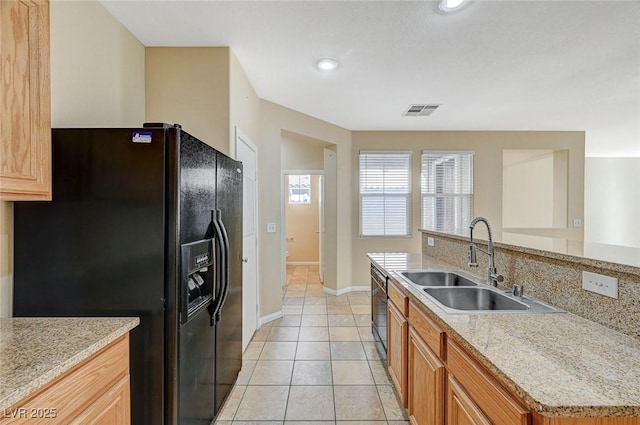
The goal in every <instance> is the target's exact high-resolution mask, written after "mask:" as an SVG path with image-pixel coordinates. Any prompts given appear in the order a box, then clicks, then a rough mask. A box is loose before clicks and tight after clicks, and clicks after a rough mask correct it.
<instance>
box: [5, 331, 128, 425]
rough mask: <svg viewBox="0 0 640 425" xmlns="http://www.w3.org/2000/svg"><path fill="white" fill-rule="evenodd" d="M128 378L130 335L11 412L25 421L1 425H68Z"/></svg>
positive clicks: (19, 420)
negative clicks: (41, 415) (45, 414)
mask: <svg viewBox="0 0 640 425" xmlns="http://www.w3.org/2000/svg"><path fill="white" fill-rule="evenodd" d="M128 375H129V335H128V334H127V335H125V336H123V337H121V338H120V339H118V340H116V341H115V342H113V343H111V345H109V346H107V347H106V348H104V349H103V350H102V351H99V352H98V353H96V354H94V355H93V356H92V357H90V358H89V359H87V360H85V361H84V362H82V363H80V364H79V365H77V366H75V367H74V368H73V369H72V370H71V371H69V372H67V373H66V374H64V375H62V376H61V377H59V378H57V379H56V380H55V381H53V383H51V384H49V385H47V386H46V387H45V388H44V389H41V390H38V391H37V392H36V393H35V394H34V395H32V396H29V397H28V398H26V399H25V400H24V401H23V402H20V403H19V404H17V405H16V406H14V407H12V408H11V409H12V411H20V412H25V415H20V416H25V417H15V418H5V420H0V424H1V425H5V424H9V423H10V424H12V425H13V424H23V423H25V424H26V423H28V424H30V425H32V424H46V425H54V424H61V425H62V424H65V425H66V424H69V423H70V422H71V421H72V420H73V418H75V417H76V416H78V415H79V414H80V413H81V412H82V411H83V410H85V409H86V408H87V407H88V406H89V405H91V404H92V403H94V402H95V401H96V400H97V399H98V398H100V397H101V396H102V394H104V393H105V392H106V391H107V390H109V388H111V387H113V386H114V384H115V383H117V382H118V381H120V380H122V379H123V378H124V377H126V376H128ZM127 382H128V380H127ZM18 409H20V410H18ZM47 409H49V410H48V411H47ZM53 409H54V410H53ZM41 411H45V412H43V413H49V414H48V415H47V416H48V417H42V418H34V417H33V415H32V412H33V413H34V414H36V415H37V414H39V412H41ZM51 413H53V414H51ZM43 416H44V415H43ZM52 416H55V417H52Z"/></svg>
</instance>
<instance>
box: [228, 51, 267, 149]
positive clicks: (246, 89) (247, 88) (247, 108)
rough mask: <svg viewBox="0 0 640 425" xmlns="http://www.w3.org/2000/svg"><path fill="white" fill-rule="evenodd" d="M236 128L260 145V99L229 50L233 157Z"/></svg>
mask: <svg viewBox="0 0 640 425" xmlns="http://www.w3.org/2000/svg"><path fill="white" fill-rule="evenodd" d="M236 127H237V128H238V129H239V130H240V131H242V133H243V134H244V135H245V136H247V137H248V138H249V139H250V140H251V141H252V142H253V143H254V144H256V145H258V144H259V141H260V98H259V97H258V95H257V94H256V92H255V91H254V90H253V86H252V85H251V82H250V81H249V79H248V78H247V75H246V74H245V72H244V69H242V65H240V62H238V58H237V57H236V55H235V54H234V53H233V51H232V50H231V49H229V146H230V148H229V152H231V156H233V157H235V153H236V146H235V145H236V142H235V137H236V134H235V129H236ZM258 155H260V152H258Z"/></svg>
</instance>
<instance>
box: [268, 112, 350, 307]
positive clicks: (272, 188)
mask: <svg viewBox="0 0 640 425" xmlns="http://www.w3.org/2000/svg"><path fill="white" fill-rule="evenodd" d="M260 122H261V125H260V138H261V140H260V142H259V149H260V157H259V159H258V174H259V175H260V183H259V185H258V190H259V201H258V202H259V205H260V213H259V229H262V230H261V231H260V234H261V239H260V242H259V250H260V284H261V288H262V290H261V291H260V292H261V303H262V304H261V311H260V315H261V316H262V317H264V316H267V315H269V314H274V313H277V312H278V311H280V310H281V309H282V291H281V285H282V284H283V283H284V281H285V276H284V270H283V267H282V253H283V250H284V249H283V248H284V247H283V245H282V229H280V222H281V216H282V213H283V211H282V202H281V197H280V196H279V194H280V193H282V187H281V185H282V179H281V175H280V173H281V171H280V170H281V169H282V164H281V162H282V161H281V150H282V149H281V147H282V131H283V130H285V131H288V132H291V133H296V134H300V135H304V136H306V137H310V138H313V139H316V140H322V141H325V142H327V143H330V144H333V145H335V153H334V154H335V155H336V157H337V161H336V162H337V165H336V179H337V180H338V181H341V182H348V181H350V179H351V132H350V131H348V130H346V129H344V128H342V127H338V126H336V125H333V124H329V123H327V122H325V121H321V120H319V119H317V118H313V117H311V116H309V115H305V114H302V113H300V112H297V111H294V110H291V109H288V108H285V107H283V106H280V105H276V104H275V103H272V102H269V101H266V100H263V101H262V105H261V109H260ZM325 173H326V170H325ZM325 180H326V181H328V180H329V176H327V175H326V174H325ZM327 191H328V187H327ZM274 194H278V195H276V196H274ZM327 197H334V198H335V199H336V200H337V204H339V205H341V206H342V207H341V211H340V215H338V214H337V211H334V212H333V214H332V213H331V212H329V213H327V214H325V220H326V221H325V239H326V240H327V244H328V245H329V243H330V241H335V243H334V244H333V245H329V246H333V247H335V249H334V250H333V252H332V256H333V257H335V258H327V259H326V263H325V265H326V267H327V268H328V269H327V271H326V273H325V287H326V288H329V289H332V290H338V289H340V288H343V287H348V286H351V256H350V252H351V212H350V209H351V187H350V186H349V185H348V184H341V185H337V187H336V190H334V191H331V192H329V193H327ZM328 204H329V200H328V199H327V208H328V206H329V205H328ZM334 205H335V203H334ZM268 222H275V223H277V225H278V229H277V232H276V233H270V234H267V233H266V231H265V229H266V226H267V223H268Z"/></svg>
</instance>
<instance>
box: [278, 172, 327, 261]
mask: <svg viewBox="0 0 640 425" xmlns="http://www.w3.org/2000/svg"><path fill="white" fill-rule="evenodd" d="M284 185H285V188H287V187H288V185H289V176H288V175H287V176H285V180H284ZM319 189H320V175H317V174H316V175H312V176H311V199H310V203H308V204H290V203H289V202H288V199H287V197H286V196H285V200H284V210H285V214H286V229H285V230H286V233H285V235H286V239H285V240H286V250H287V252H288V253H289V256H288V257H287V263H290V262H291V263H317V262H318V261H319V260H320V255H319V254H320V253H319V244H320V240H319V239H320V238H319V234H318V232H319V230H320V227H319V225H320V214H319V200H320V191H319Z"/></svg>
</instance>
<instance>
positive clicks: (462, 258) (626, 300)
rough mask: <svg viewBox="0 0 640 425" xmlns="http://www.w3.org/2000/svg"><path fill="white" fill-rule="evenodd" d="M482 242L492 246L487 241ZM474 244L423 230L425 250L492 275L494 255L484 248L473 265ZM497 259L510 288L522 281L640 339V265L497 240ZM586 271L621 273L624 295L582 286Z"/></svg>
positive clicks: (531, 290)
mask: <svg viewBox="0 0 640 425" xmlns="http://www.w3.org/2000/svg"><path fill="white" fill-rule="evenodd" d="M427 236H429V237H433V238H434V239H435V244H434V245H435V246H429V245H428V244H427ZM477 245H478V246H480V247H481V248H482V249H484V250H486V244H483V241H478V242H477ZM468 247H469V241H468V239H466V238H463V237H460V236H454V235H445V234H442V233H438V232H428V231H423V233H422V254H423V255H428V256H430V257H433V258H436V259H438V260H441V261H445V262H447V263H450V264H452V265H455V266H456V267H458V268H459V269H461V270H464V271H466V272H468V273H471V274H474V275H476V276H478V278H480V279H483V280H484V279H486V270H487V264H488V256H487V255H484V254H483V253H480V252H478V263H479V266H478V267H477V268H472V267H469V266H468V265H467V252H468ZM495 262H496V268H497V269H498V273H499V274H501V275H503V276H504V282H502V283H501V284H500V286H502V287H504V289H508V288H511V287H512V286H513V285H514V284H516V283H517V284H522V285H524V292H525V294H529V295H531V296H533V297H535V298H538V299H540V300H543V301H545V302H548V303H550V304H553V305H556V306H558V307H560V308H562V309H564V310H567V311H569V312H571V313H573V314H576V315H578V316H582V317H584V318H586V319H589V320H592V321H594V322H597V323H600V324H602V325H604V326H607V327H610V328H612V329H615V330H617V331H620V332H622V333H625V334H627V335H630V336H633V337H635V338H640V268H638V267H633V266H626V265H620V264H615V263H609V262H604V261H598V260H591V259H586V258H580V257H574V256H570V255H565V254H557V253H551V252H546V251H540V250H535V249H530V248H521V247H516V246H505V245H503V244H497V245H496V248H495ZM583 271H589V272H594V273H599V274H603V275H607V276H612V277H615V278H617V279H618V299H613V298H609V297H605V296H602V295H599V294H595V293H592V292H589V291H585V290H584V289H582V272H583Z"/></svg>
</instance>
